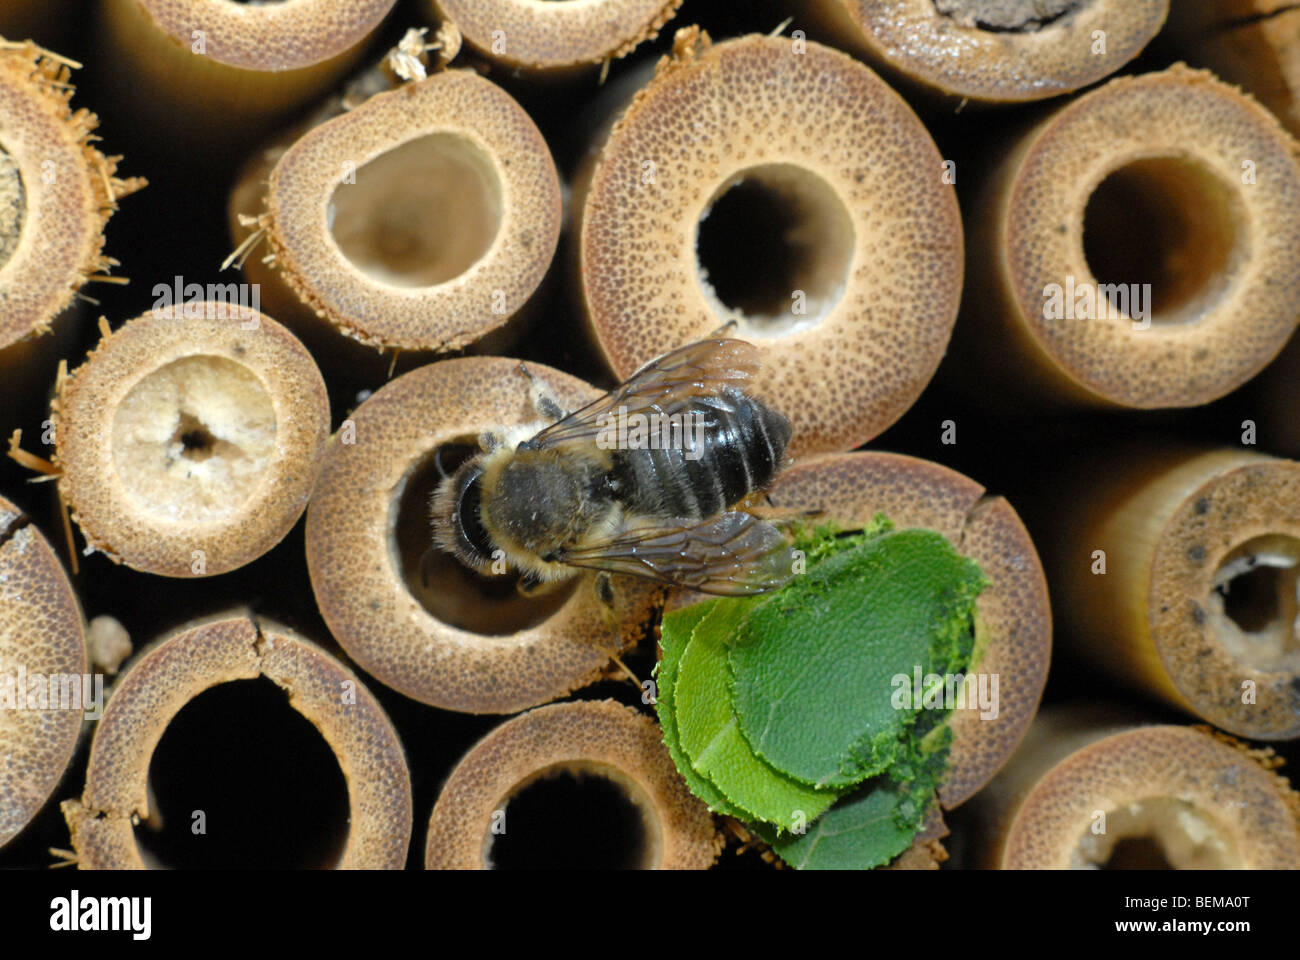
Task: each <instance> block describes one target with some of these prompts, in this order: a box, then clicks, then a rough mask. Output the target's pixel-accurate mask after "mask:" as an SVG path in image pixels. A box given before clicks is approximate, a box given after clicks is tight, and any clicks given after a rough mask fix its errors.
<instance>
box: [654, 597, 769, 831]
mask: <svg viewBox="0 0 1300 960" xmlns="http://www.w3.org/2000/svg"><path fill="white" fill-rule="evenodd" d="M717 602H718V601H716V600H708V601H705V602H704V603H696V604H692V605H691V606H689V607H684V608H682V609H681V610H675V611H673V612H672V613H670V614H667V615H666V616H665V617H664V619H663V624H662V625H661V626H660V630H659V645H660V646H661V647H662V648H663V658H662V659H661V660H660V661H659V664H658V666H656V667H655V677H656V680H657V688H658V692H657V693H656V695H655V712H656V713H658V715H659V727H660V729H661V730H662V732H663V737H664V746H665V747H667V748H668V755H669V756H670V757H672V759H673V763H674V764H676V765H677V769H678V771H679V772H680V773H681V775H682V779H683V780H685V781H686V786H687V787H689V788H690V791H691V793H693V794H695V795H696V796H697V797H699V798H700V799H701V800H703V801H704V803H705V805H706V806H708V808H709V809H710V810H712V811H713V812H714V813H721V814H725V815H727V816H731V817H735V818H737V819H738V820H752V819H753V814H751V813H749V812H748V811H746V810H741V809H740V808H739V807H737V806H735V805H734V804H732V803H729V802H728V801H727V798H726V797H724V796H723V795H722V793H721V791H719V790H718V788H717V787H715V786H714V785H713V783H712V782H710V781H709V779H708V778H707V777H705V776H703V775H702V774H700V773H699V772H698V771H697V770H696V769H695V768H694V767H692V766H691V762H690V760H688V759H687V757H686V754H685V753H684V752H683V751H682V744H681V739H680V737H679V736H678V733H677V707H676V686H677V675H678V664H679V661H680V660H681V656H682V651H683V650H685V649H686V645H687V643H689V642H690V639H691V634H692V633H693V632H694V631H695V627H696V625H697V624H698V623H699V622H700V621H701V620H703V619H704V617H705V615H706V614H707V613H708V612H709V611H710V610H712V609H713V605H714V604H716V603H717Z"/></svg>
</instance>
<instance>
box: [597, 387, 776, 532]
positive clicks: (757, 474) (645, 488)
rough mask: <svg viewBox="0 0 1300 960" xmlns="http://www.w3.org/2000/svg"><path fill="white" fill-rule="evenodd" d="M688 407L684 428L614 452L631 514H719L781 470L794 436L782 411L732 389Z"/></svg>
mask: <svg viewBox="0 0 1300 960" xmlns="http://www.w3.org/2000/svg"><path fill="white" fill-rule="evenodd" d="M686 412H687V413H689V414H690V416H689V417H687V418H686V419H684V420H683V424H684V425H685V429H684V431H683V430H679V431H678V432H677V433H675V434H671V435H661V436H651V437H650V438H649V442H648V445H647V447H646V448H643V449H624V450H620V451H618V452H617V454H616V455H615V456H614V474H615V477H616V479H617V480H618V481H619V490H620V495H619V496H620V499H622V500H623V502H624V503H625V505H626V506H627V508H628V509H629V510H630V511H631V512H633V513H639V514H645V515H658V516H675V517H688V518H692V519H704V518H707V517H712V516H716V515H717V514H719V513H721V512H723V511H724V510H725V509H726V508H727V507H729V506H732V505H733V504H735V503H736V502H737V501H739V500H742V499H743V498H744V497H746V496H748V495H749V494H750V493H753V492H754V491H755V490H757V489H759V488H760V487H763V486H764V485H766V484H767V482H768V481H769V480H771V479H772V477H773V475H774V474H775V473H776V470H777V468H778V466H779V465H780V463H781V458H782V456H783V455H784V453H785V447H786V444H787V443H789V440H790V424H789V422H788V421H787V420H786V419H785V417H783V416H782V415H781V414H779V413H777V412H776V411H775V410H772V409H770V408H768V407H766V406H764V405H763V404H762V403H760V402H759V401H758V400H755V399H753V398H752V397H748V396H746V395H745V394H743V393H741V392H740V391H738V390H735V389H732V388H728V389H726V390H723V391H722V393H721V395H720V396H719V397H718V398H710V397H701V398H700V399H699V400H698V401H697V402H696V403H695V404H694V405H693V406H692V408H691V409H690V410H689V411H686ZM683 433H685V434H686V436H685V437H683V436H682V434H683ZM665 439H667V440H669V441H671V442H667V443H665V442H663V441H664V440H665Z"/></svg>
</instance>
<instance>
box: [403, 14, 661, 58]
mask: <svg viewBox="0 0 1300 960" xmlns="http://www.w3.org/2000/svg"><path fill="white" fill-rule="evenodd" d="M426 2H427V4H428V6H429V7H430V8H431V12H432V13H433V14H434V15H438V14H441V16H442V17H443V18H446V19H449V20H451V21H452V22H453V23H455V24H456V26H457V27H458V28H459V29H460V31H461V33H462V34H463V35H464V37H465V40H466V42H467V43H468V44H469V45H470V46H472V47H473V48H474V49H475V50H477V51H478V52H479V53H480V54H482V55H483V56H485V57H488V58H489V59H491V60H492V61H494V62H496V63H499V64H501V65H502V66H505V67H508V68H510V69H515V70H525V71H528V72H532V73H546V74H556V73H565V72H574V71H575V70H578V69H581V68H583V67H590V66H592V65H595V64H601V63H604V62H605V61H607V60H615V59H618V58H619V57H625V56H627V55H628V54H629V53H631V52H632V51H633V50H634V49H636V47H637V46H639V45H640V44H642V43H644V42H646V41H647V40H653V39H654V38H655V37H656V36H658V34H659V30H660V29H661V28H662V27H663V26H664V24H666V23H667V22H668V21H669V20H671V19H672V18H673V15H674V14H675V13H676V12H677V8H678V7H680V6H681V4H682V0H588V2H586V3H568V4H565V3H546V2H541V0H426Z"/></svg>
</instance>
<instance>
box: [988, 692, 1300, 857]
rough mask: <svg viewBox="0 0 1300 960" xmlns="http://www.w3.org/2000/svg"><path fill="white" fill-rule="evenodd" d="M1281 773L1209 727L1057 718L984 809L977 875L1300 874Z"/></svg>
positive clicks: (1038, 728) (1293, 816)
mask: <svg viewBox="0 0 1300 960" xmlns="http://www.w3.org/2000/svg"><path fill="white" fill-rule="evenodd" d="M1277 765H1278V763H1277V760H1276V758H1274V757H1272V752H1271V751H1269V750H1250V749H1248V748H1247V747H1246V746H1245V745H1243V744H1240V743H1238V742H1236V741H1234V740H1232V738H1230V737H1227V736H1224V735H1223V734H1217V733H1214V732H1212V731H1210V730H1209V729H1208V728H1205V727H1180V726H1140V727H1133V726H1132V724H1131V723H1129V724H1125V725H1119V726H1116V725H1115V724H1114V721H1113V720H1112V719H1111V718H1109V717H1099V716H1098V715H1097V714H1096V712H1095V711H1086V710H1071V709H1067V710H1061V709H1059V708H1054V709H1053V710H1052V711H1048V712H1047V713H1045V714H1044V715H1042V716H1040V717H1039V719H1038V720H1037V721H1035V723H1034V725H1033V727H1031V728H1030V731H1029V734H1028V736H1026V738H1025V742H1024V743H1023V744H1022V745H1021V747H1020V749H1019V750H1018V751H1017V752H1016V755H1015V756H1014V757H1012V758H1011V762H1010V763H1009V764H1008V765H1007V767H1006V769H1005V770H1003V771H1002V773H1001V774H999V775H998V777H997V778H996V779H994V781H993V782H992V783H991V784H989V786H988V787H987V789H985V790H984V791H983V792H982V793H981V794H980V796H979V797H977V798H976V800H975V801H974V802H973V804H972V807H973V812H975V813H977V814H978V821H977V826H978V829H972V836H973V837H974V838H975V839H976V840H977V842H978V843H979V848H978V849H977V850H975V851H974V854H975V857H976V859H977V863H976V864H975V865H981V866H986V867H995V868H1002V869H1009V870H1031V869H1033V870H1043V869H1046V870H1064V869H1085V870H1086V869H1097V868H1099V867H1100V868H1110V869H1154V868H1173V869H1178V870H1205V869H1228V870H1242V869H1246V870H1250V869H1255V870H1277V869H1291V870H1295V869H1298V868H1300V794H1297V793H1296V792H1295V791H1294V790H1292V789H1291V787H1290V785H1289V784H1288V783H1287V781H1286V779H1285V778H1284V777H1282V776H1280V775H1278V774H1277V773H1276V772H1274V771H1275V768H1276V766H1277ZM973 826H974V825H973Z"/></svg>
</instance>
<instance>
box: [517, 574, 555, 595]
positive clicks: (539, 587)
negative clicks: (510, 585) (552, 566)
mask: <svg viewBox="0 0 1300 960" xmlns="http://www.w3.org/2000/svg"><path fill="white" fill-rule="evenodd" d="M557 586H559V583H558V582H557V581H553V580H542V579H541V578H540V577H538V576H537V575H536V574H533V573H525V574H524V575H523V576H521V577H520V578H519V582H518V583H516V584H515V589H516V590H518V591H519V595H520V596H521V597H540V596H544V595H545V594H548V593H550V592H551V591H552V590H554V589H555V588H556V587H557Z"/></svg>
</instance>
